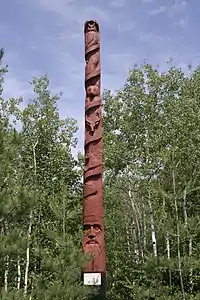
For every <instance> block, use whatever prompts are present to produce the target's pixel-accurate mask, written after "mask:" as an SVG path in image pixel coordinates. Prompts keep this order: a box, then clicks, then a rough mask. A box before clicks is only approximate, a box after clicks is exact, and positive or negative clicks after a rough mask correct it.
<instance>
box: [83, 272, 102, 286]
mask: <svg viewBox="0 0 200 300" xmlns="http://www.w3.org/2000/svg"><path fill="white" fill-rule="evenodd" d="M83 284H84V285H101V273H84V274H83Z"/></svg>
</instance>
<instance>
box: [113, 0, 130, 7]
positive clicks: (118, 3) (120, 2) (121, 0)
mask: <svg viewBox="0 0 200 300" xmlns="http://www.w3.org/2000/svg"><path fill="white" fill-rule="evenodd" d="M126 3H127V1H126V0H112V1H111V2H110V6H112V7H119V8H121V7H124V6H125V5H126Z"/></svg>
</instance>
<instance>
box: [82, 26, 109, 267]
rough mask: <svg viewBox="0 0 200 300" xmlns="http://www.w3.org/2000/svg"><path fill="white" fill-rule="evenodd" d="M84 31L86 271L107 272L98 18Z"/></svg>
mask: <svg viewBox="0 0 200 300" xmlns="http://www.w3.org/2000/svg"><path fill="white" fill-rule="evenodd" d="M84 34H85V61H86V66H85V91H86V100H85V166H84V201H83V226H84V238H83V251H84V252H85V253H86V254H89V255H91V256H92V259H91V261H89V263H87V264H86V266H85V267H84V272H103V273H104V272H105V270H106V260H105V242H104V229H103V183H102V112H101V95H100V81H101V78H100V77H101V72H100V37H99V25H98V23H97V22H96V21H87V22H86V23H85V27H84Z"/></svg>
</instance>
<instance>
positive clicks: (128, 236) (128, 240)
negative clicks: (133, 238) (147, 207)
mask: <svg viewBox="0 0 200 300" xmlns="http://www.w3.org/2000/svg"><path fill="white" fill-rule="evenodd" d="M126 242H127V248H128V256H129V257H130V255H131V247H130V233H129V229H128V223H127V222H126Z"/></svg>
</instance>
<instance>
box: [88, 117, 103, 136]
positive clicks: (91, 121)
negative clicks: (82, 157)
mask: <svg viewBox="0 0 200 300" xmlns="http://www.w3.org/2000/svg"><path fill="white" fill-rule="evenodd" d="M99 123H100V113H99V112H98V111H97V112H94V113H91V114H90V113H88V114H86V125H87V126H88V127H89V128H90V132H91V134H92V135H93V134H94V131H95V129H96V128H97V127H98V125H99Z"/></svg>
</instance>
